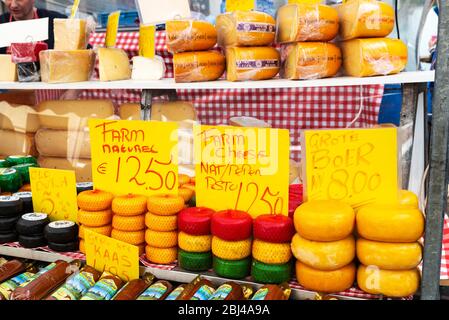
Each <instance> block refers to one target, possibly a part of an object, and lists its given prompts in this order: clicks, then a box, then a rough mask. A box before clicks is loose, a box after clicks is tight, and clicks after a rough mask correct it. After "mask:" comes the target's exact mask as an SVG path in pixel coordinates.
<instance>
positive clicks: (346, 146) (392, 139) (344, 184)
mask: <svg viewBox="0 0 449 320" xmlns="http://www.w3.org/2000/svg"><path fill="white" fill-rule="evenodd" d="M302 139H303V140H302V143H301V145H302V146H305V147H304V148H305V161H303V162H302V164H303V168H302V170H303V177H305V181H304V184H305V188H304V189H305V195H304V196H305V199H306V200H309V201H310V200H318V199H320V200H321V199H334V200H341V201H345V202H347V203H348V204H350V205H352V206H353V207H359V206H362V205H365V204H368V203H371V202H374V201H382V202H383V201H385V202H388V201H395V200H397V190H398V171H397V167H398V157H397V152H398V146H397V131H396V128H380V129H353V130H347V129H343V130H339V129H337V130H306V131H304V133H303V135H302ZM304 171H305V174H304Z"/></svg>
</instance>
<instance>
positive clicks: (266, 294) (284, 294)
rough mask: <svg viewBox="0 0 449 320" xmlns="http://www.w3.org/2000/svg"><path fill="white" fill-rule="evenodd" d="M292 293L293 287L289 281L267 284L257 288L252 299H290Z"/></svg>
mask: <svg viewBox="0 0 449 320" xmlns="http://www.w3.org/2000/svg"><path fill="white" fill-rule="evenodd" d="M290 294H291V288H290V286H289V285H288V283H282V284H280V285H275V284H267V285H265V286H263V287H262V288H260V289H259V290H257V292H256V293H255V294H254V295H253V297H252V298H251V300H288V298H289V297H290Z"/></svg>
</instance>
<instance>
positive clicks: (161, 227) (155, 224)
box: [145, 212, 178, 231]
mask: <svg viewBox="0 0 449 320" xmlns="http://www.w3.org/2000/svg"><path fill="white" fill-rule="evenodd" d="M145 225H146V226H147V227H148V228H149V229H151V230H154V231H174V230H176V229H177V228H178V216H177V215H173V216H158V215H157V214H152V213H151V212H147V214H146V215H145Z"/></svg>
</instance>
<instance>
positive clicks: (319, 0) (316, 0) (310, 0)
mask: <svg viewBox="0 0 449 320" xmlns="http://www.w3.org/2000/svg"><path fill="white" fill-rule="evenodd" d="M343 2H344V0H343ZM288 3H299V4H301V3H307V4H319V3H325V2H323V0H288Z"/></svg>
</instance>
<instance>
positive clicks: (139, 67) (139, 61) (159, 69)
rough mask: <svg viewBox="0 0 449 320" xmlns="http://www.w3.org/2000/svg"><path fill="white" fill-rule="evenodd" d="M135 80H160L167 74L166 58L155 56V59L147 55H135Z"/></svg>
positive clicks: (133, 73) (133, 75) (132, 76)
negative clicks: (146, 56)
mask: <svg viewBox="0 0 449 320" xmlns="http://www.w3.org/2000/svg"><path fill="white" fill-rule="evenodd" d="M132 61H133V70H132V74H131V79H133V80H160V79H162V78H163V77H164V74H165V63H164V59H162V58H161V57H159V56H155V57H154V58H153V59H149V58H145V57H139V56H136V57H133V59H132Z"/></svg>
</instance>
